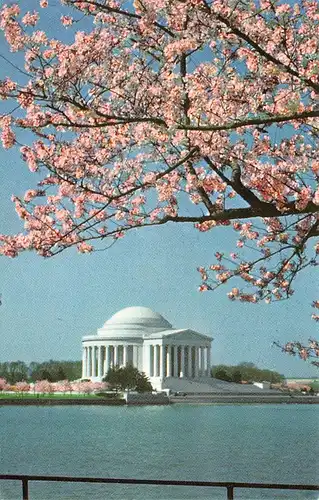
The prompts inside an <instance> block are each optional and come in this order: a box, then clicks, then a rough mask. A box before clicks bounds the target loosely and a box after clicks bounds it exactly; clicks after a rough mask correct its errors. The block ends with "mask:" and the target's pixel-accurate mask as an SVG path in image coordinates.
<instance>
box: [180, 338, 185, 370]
mask: <svg viewBox="0 0 319 500" xmlns="http://www.w3.org/2000/svg"><path fill="white" fill-rule="evenodd" d="M179 376H180V377H185V346H183V345H182V346H181V371H180V374H179Z"/></svg>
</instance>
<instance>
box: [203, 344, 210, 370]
mask: <svg viewBox="0 0 319 500" xmlns="http://www.w3.org/2000/svg"><path fill="white" fill-rule="evenodd" d="M204 371H205V377H208V375H209V374H208V368H207V346H205V347H204Z"/></svg>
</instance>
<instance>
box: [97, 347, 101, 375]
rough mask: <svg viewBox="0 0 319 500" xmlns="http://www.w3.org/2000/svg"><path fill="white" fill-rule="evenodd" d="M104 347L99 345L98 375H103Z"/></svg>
mask: <svg viewBox="0 0 319 500" xmlns="http://www.w3.org/2000/svg"><path fill="white" fill-rule="evenodd" d="M101 358H102V347H101V346H100V345H99V346H98V347H97V376H98V377H102V359H101Z"/></svg>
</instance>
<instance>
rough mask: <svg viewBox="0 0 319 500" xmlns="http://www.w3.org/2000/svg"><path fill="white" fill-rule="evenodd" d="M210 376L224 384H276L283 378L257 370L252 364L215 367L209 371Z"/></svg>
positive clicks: (262, 369) (263, 370) (276, 374)
mask: <svg viewBox="0 0 319 500" xmlns="http://www.w3.org/2000/svg"><path fill="white" fill-rule="evenodd" d="M211 375H212V377H214V378H217V379H219V380H225V381H226V382H236V383H240V382H242V381H246V382H271V383H272V384H278V383H280V382H282V381H283V380H284V378H285V377H284V376H283V375H281V374H280V373H278V372H275V371H273V370H267V369H264V368H258V367H257V366H256V365H254V363H249V362H243V363H240V364H239V365H235V366H227V365H216V366H213V368H212V370H211Z"/></svg>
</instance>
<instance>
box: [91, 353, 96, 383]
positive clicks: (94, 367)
mask: <svg viewBox="0 0 319 500" xmlns="http://www.w3.org/2000/svg"><path fill="white" fill-rule="evenodd" d="M91 355H92V358H91V374H92V377H96V351H95V345H94V346H92V353H91Z"/></svg>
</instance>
